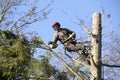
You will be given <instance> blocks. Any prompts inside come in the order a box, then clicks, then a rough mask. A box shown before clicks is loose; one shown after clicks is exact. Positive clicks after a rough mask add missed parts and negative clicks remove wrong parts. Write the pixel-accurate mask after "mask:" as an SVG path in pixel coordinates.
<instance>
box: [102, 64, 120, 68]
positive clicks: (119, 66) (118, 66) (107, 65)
mask: <svg viewBox="0 0 120 80" xmlns="http://www.w3.org/2000/svg"><path fill="white" fill-rule="evenodd" d="M102 66H106V67H116V68H120V65H110V64H105V63H102Z"/></svg>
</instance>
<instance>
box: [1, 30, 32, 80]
mask: <svg viewBox="0 0 120 80" xmlns="http://www.w3.org/2000/svg"><path fill="white" fill-rule="evenodd" d="M0 38H1V39H0V64H1V65H0V78H2V79H3V78H5V79H16V78H18V77H24V76H27V75H28V74H27V73H28V65H29V61H30V59H31V55H32V53H31V48H30V46H29V45H30V44H29V42H28V41H27V40H26V39H25V38H24V37H22V36H20V35H15V34H13V33H12V32H10V31H0Z"/></svg>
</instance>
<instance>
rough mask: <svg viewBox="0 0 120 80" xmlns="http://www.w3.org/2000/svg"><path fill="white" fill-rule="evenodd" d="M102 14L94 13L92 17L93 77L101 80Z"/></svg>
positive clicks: (91, 69)
mask: <svg viewBox="0 0 120 80" xmlns="http://www.w3.org/2000/svg"><path fill="white" fill-rule="evenodd" d="M101 33H102V28H101V14H100V13H94V14H93V17H92V50H91V53H92V55H93V57H92V58H93V60H92V61H91V68H90V71H91V79H90V80H95V79H97V80H101V46H102V45H101Z"/></svg>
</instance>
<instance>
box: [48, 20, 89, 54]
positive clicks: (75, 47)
mask: <svg viewBox="0 0 120 80" xmlns="http://www.w3.org/2000/svg"><path fill="white" fill-rule="evenodd" d="M52 27H53V29H54V30H55V31H57V33H55V34H54V36H53V41H51V42H49V43H48V45H49V47H50V48H56V47H57V41H60V42H61V43H62V44H63V45H64V48H65V49H66V50H67V51H68V52H77V53H79V52H81V51H82V54H84V55H86V54H85V52H84V49H85V46H84V45H82V44H79V43H77V42H76V40H75V37H76V34H75V32H73V31H71V30H69V29H67V28H61V27H60V23H59V22H54V23H53V24H52ZM86 56H87V55H86Z"/></svg>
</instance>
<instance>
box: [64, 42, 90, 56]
mask: <svg viewBox="0 0 120 80" xmlns="http://www.w3.org/2000/svg"><path fill="white" fill-rule="evenodd" d="M65 48H66V50H67V51H68V52H77V53H79V54H81V55H84V56H86V57H87V56H88V50H87V49H86V46H85V45H83V44H81V43H75V44H73V43H69V44H68V45H67V46H66V47H65Z"/></svg>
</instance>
